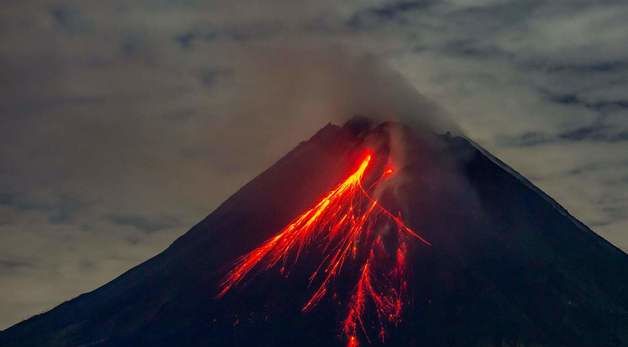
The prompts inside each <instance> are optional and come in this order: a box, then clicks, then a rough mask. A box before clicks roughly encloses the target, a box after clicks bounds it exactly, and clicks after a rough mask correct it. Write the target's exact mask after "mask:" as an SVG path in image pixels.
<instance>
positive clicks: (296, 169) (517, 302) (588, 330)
mask: <svg viewBox="0 0 628 347" xmlns="http://www.w3.org/2000/svg"><path fill="white" fill-rule="evenodd" d="M382 129H384V130H382ZM385 129H386V125H380V126H379V127H378V126H373V127H369V126H367V125H365V124H364V123H363V122H362V123H360V122H353V123H349V124H346V125H345V126H343V127H340V126H336V125H332V124H328V125H326V126H325V127H324V128H322V129H321V130H320V131H319V132H317V133H316V134H315V135H314V136H312V137H311V138H310V139H309V140H308V141H304V142H301V143H300V144H299V145H297V146H296V147H295V149H293V150H292V151H290V152H288V153H287V154H286V155H285V156H283V157H282V158H281V159H279V161H277V163H275V164H274V165H272V166H271V167H269V168H268V169H267V170H264V171H263V172H262V173H261V174H260V175H258V176H257V177H256V178H254V179H253V180H251V181H250V182H249V183H247V184H245V185H244V186H243V187H241V188H240V189H239V190H238V191H237V192H236V193H235V194H233V195H232V196H231V197H230V198H228V199H227V200H225V202H223V203H222V204H221V205H220V206H218V207H217V208H216V209H214V211H212V212H211V213H210V214H209V215H208V216H207V217H205V218H204V219H203V220H201V221H200V222H199V223H197V224H196V225H195V226H194V227H192V228H191V229H190V231H188V232H187V233H185V234H184V235H182V236H181V237H179V238H177V240H175V241H174V242H173V243H172V244H171V245H170V246H169V247H168V248H166V249H165V250H164V251H163V252H160V253H159V254H158V255H156V256H155V257H153V258H151V259H149V260H147V261H145V262H143V263H141V264H139V265H138V266H136V267H134V268H133V269H130V270H129V271H127V272H125V273H123V274H122V275H120V276H118V277H116V278H115V279H114V280H112V281H111V282H109V283H107V284H105V285H104V286H102V287H100V288H98V289H95V290H94V291H91V292H88V293H85V294H82V295H80V296H78V297H76V298H74V299H72V300H69V301H66V302H64V303H63V304H61V305H59V306H57V307H56V308H54V309H52V310H50V311H48V312H46V313H42V314H39V315H36V316H34V317H32V318H30V319H28V320H25V321H23V322H21V323H18V324H16V325H14V326H13V327H10V328H8V329H6V330H4V331H2V332H0V346H29V345H33V346H34V345H42V344H46V345H51V346H76V345H90V344H91V345H97V346H108V345H117V346H126V345H129V346H131V345H137V344H147V343H150V344H152V345H163V346H167V345H189V346H196V345H207V344H208V343H212V344H214V345H225V346H237V345H246V342H247V341H248V342H249V343H255V344H257V345H260V346H262V345H263V346H282V345H286V346H288V345H294V343H295V342H296V341H299V342H300V343H301V344H302V345H312V346H314V345H321V344H322V345H343V344H344V341H343V340H342V338H341V337H339V334H338V330H337V327H336V326H335V324H334V323H333V322H327V321H326V320H325V319H324V317H331V316H335V315H337V314H338V313H337V312H336V311H337V308H336V307H335V306H334V305H333V304H332V303H325V304H324V305H322V307H321V308H319V309H318V311H316V312H312V313H311V314H308V315H302V314H300V312H296V311H294V310H293V306H296V308H297V311H298V308H299V305H298V302H299V301H300V300H301V298H302V296H303V295H302V294H294V290H296V289H297V288H298V283H299V280H298V278H297V279H293V280H291V281H288V282H286V281H281V282H280V281H278V279H279V277H277V276H275V275H265V276H258V277H262V278H256V279H255V280H254V281H255V282H251V283H249V285H248V286H245V287H244V288H242V289H241V290H239V291H238V292H237V293H236V295H234V298H225V299H224V300H222V301H221V300H216V299H215V297H214V296H215V294H216V286H217V282H218V281H219V280H220V277H221V276H222V274H223V273H224V272H225V270H226V269H228V267H229V266H230V264H231V263H232V262H233V260H234V259H235V258H236V257H237V256H240V255H242V254H243V253H244V251H246V250H249V249H252V248H253V247H255V246H257V245H258V244H259V243H260V242H262V241H264V240H265V239H267V238H268V237H269V236H270V235H271V233H272V232H273V231H275V230H279V229H280V228H281V227H282V226H283V225H285V224H286V223H287V222H288V221H289V220H290V219H291V218H292V217H293V216H294V214H295V213H296V212H298V211H303V210H304V209H305V208H306V207H307V206H308V205H310V204H312V203H313V202H315V201H316V200H317V199H319V198H320V196H322V195H323V193H324V192H325V191H326V190H327V189H329V187H332V186H333V185H335V184H336V183H337V182H338V181H340V180H341V178H342V177H343V175H345V173H346V172H347V170H348V169H349V167H350V162H351V158H352V157H354V156H355V153H356V151H357V150H359V148H360V146H361V145H363V144H364V141H365V139H366V138H367V137H369V136H380V135H379V134H380V133H381V132H382V131H384V132H385ZM406 131H408V130H406ZM409 137H412V135H411V134H410V136H409ZM438 139H439V140H438V141H439V144H438V145H436V146H432V145H430V144H425V142H424V141H422V140H421V139H413V140H409V141H408V142H409V143H411V144H410V145H408V147H409V148H410V150H409V151H408V153H407V154H409V155H408V157H409V158H411V159H410V160H409V162H408V163H407V165H406V166H405V167H404V168H403V170H404V172H405V173H406V174H407V175H409V176H408V177H411V178H412V179H413V180H412V181H411V182H410V183H408V184H406V185H405V186H403V185H402V186H401V187H402V188H403V189H401V188H400V189H401V190H402V191H403V192H404V195H406V199H407V201H409V202H408V206H410V207H409V210H412V211H414V212H416V211H418V212H420V213H418V212H417V213H414V214H412V213H411V215H410V216H409V222H410V223H411V224H412V225H415V226H417V227H418V229H420V231H424V232H425V235H426V237H428V238H430V239H431V240H432V241H433V242H432V243H433V244H434V246H433V248H432V249H429V250H422V251H421V252H418V253H417V254H415V255H414V258H413V269H414V270H413V272H415V273H419V274H420V275H421V276H422V278H419V279H416V278H415V279H413V284H415V287H413V294H414V299H413V301H414V304H413V305H411V310H410V311H409V312H408V313H407V316H406V318H404V322H402V326H401V327H400V328H399V329H397V330H395V331H393V332H392V334H393V335H392V337H391V339H390V340H389V343H390V345H393V346H394V345H399V346H401V345H404V346H407V345H415V344H416V345H419V344H424V343H428V344H430V345H433V346H441V345H442V346H482V345H487V346H488V345H490V346H501V345H504V344H511V343H524V344H527V345H541V346H567V345H569V346H583V347H584V346H592V345H591V343H595V344H596V345H597V346H622V345H623V344H624V343H628V342H627V341H628V331H626V329H625V328H622V324H623V323H628V313H627V312H628V293H627V287H628V284H627V283H626V281H625V280H622V278H617V277H619V276H623V275H626V276H628V270H627V269H626V268H627V267H626V265H627V264H628V256H627V255H626V254H625V253H624V252H623V251H621V250H620V249H618V248H616V247H615V246H613V245H611V244H610V243H608V242H607V241H606V240H604V239H602V238H601V237H599V236H598V235H597V234H595V233H594V232H593V231H591V230H590V229H589V228H587V227H586V226H584V224H582V223H581V222H579V221H578V220H577V219H576V218H574V217H572V216H571V215H570V214H569V213H568V211H566V210H565V209H564V208H562V207H561V206H560V205H559V204H557V203H556V202H555V201H554V200H553V199H551V198H549V197H548V196H547V195H546V194H545V193H543V192H542V191H541V190H540V189H539V188H537V187H536V186H534V185H533V184H532V183H530V182H529V181H527V179H525V178H524V177H523V176H522V175H520V174H518V173H517V172H516V171H514V170H512V168H510V167H509V166H507V165H506V164H505V163H503V162H501V161H500V160H499V159H497V158H495V157H494V156H492V155H490V153H488V152H487V151H485V150H484V149H482V148H481V147H480V146H478V145H476V144H475V143H473V142H472V141H470V140H469V139H466V138H463V137H446V136H445V137H443V136H440V137H438ZM414 152H417V153H421V154H423V153H436V154H434V155H433V156H432V157H433V158H428V159H433V161H432V162H430V160H428V159H426V158H423V157H422V156H418V155H412V154H413V153H414ZM463 152H464V153H463ZM467 152H468V153H467ZM452 153H453V154H452ZM460 153H462V155H461V156H462V157H465V158H466V159H465V160H462V161H455V162H454V163H453V164H452V163H450V160H449V159H447V158H448V157H449V156H455V155H458V154H460ZM414 154H416V153H414ZM415 158H419V159H416V160H414V159H415ZM412 160H414V161H412ZM495 160H497V161H498V162H496V161H495ZM496 169H497V170H496ZM500 170H501V171H503V172H501V171H500ZM322 173H324V174H322ZM521 179H523V180H524V181H522V180H521ZM512 180H515V181H512ZM516 182H519V185H517V184H516ZM548 198H549V200H548ZM538 199H542V200H543V201H545V204H547V206H551V210H548V209H547V207H546V206H545V205H544V204H543V203H541V202H539V200H538ZM552 211H555V212H556V213H557V214H559V215H560V216H562V218H561V217H560V216H558V215H556V214H555V213H553V212H552ZM565 213H566V215H565ZM565 219H566V220H567V221H568V222H569V223H566V222H565ZM569 224H571V225H573V227H577V229H578V230H580V232H578V231H576V230H573V229H572V228H570V227H569ZM458 226H461V227H460V228H458ZM463 226H464V228H463ZM582 226H584V228H583V227H582ZM541 229H543V230H541ZM545 229H548V230H553V231H554V232H546V231H545ZM539 230H540V231H539ZM582 232H585V233H582ZM587 234H589V235H588V236H587ZM592 235H594V237H593V238H592V237H591V236H592ZM569 242H571V243H569ZM587 257H591V258H590V259H589V258H587ZM587 260H588V261H587ZM622 264H623V265H622ZM513 273H517V274H519V276H514V275H513ZM539 274H541V275H539ZM537 276H538V277H537ZM297 277H298V275H297ZM624 278H628V277H624ZM252 283H255V286H256V288H258V290H257V291H258V293H251V290H248V291H247V288H250V286H252V285H253V284H252ZM522 287H523V289H526V290H528V291H529V292H527V293H526V292H525V291H524V290H523V289H522ZM609 287H610V288H609ZM545 291H548V292H549V293H548V294H547V295H548V296H549V297H550V298H551V300H550V299H548V301H545V299H544V295H545V294H543V293H544V292H545ZM474 294H475V295H474ZM277 298H283V301H285V302H282V303H281V304H278V305H277V304H276V306H277V307H272V305H271V306H268V303H272V302H273V301H272V300H273V299H277ZM563 301H564V302H563ZM569 302H572V304H570V303H569ZM574 303H575V304H574ZM537 306H538V307H537ZM543 306H547V307H551V308H552V310H550V311H547V312H546V310H544V308H543ZM483 311H487V312H483ZM553 311H557V312H556V313H555V312H553ZM580 311H582V312H580ZM265 313H267V314H266V317H268V316H270V317H271V318H260V317H262V316H263V315H264V314H265ZM251 314H254V316H253V318H251V317H252V316H251ZM282 315H286V316H287V317H288V318H282V317H280V316H282ZM234 317H248V318H247V320H246V323H242V321H241V320H240V319H239V318H237V320H238V321H240V323H239V324H238V325H237V326H234V325H233V323H234V322H235V321H236V319H234ZM500 317H501V319H499V318H500ZM548 317H549V318H548ZM600 319H601V320H602V321H606V326H602V327H599V326H598V324H594V323H592V320H600ZM327 320H329V319H327ZM561 320H566V321H564V322H561V323H560V324H559V325H560V326H559V328H553V327H552V326H551V325H552V323H551V322H552V321H561ZM570 320H573V321H574V322H571V323H570ZM474 321H477V322H474ZM444 322H449V323H448V324H449V325H447V324H445V323H444ZM561 324H562V325H561ZM483 325H485V326H488V328H483ZM588 325H592V327H589V326H588ZM444 326H445V327H446V328H444ZM626 326H627V327H628V324H626ZM287 327H292V328H294V329H292V330H291V329H287ZM456 327H457V328H458V330H453V331H455V333H454V334H452V333H451V331H450V330H451V329H454V328H456ZM577 327H579V328H577ZM297 328H298V329H297ZM299 329H300V330H299ZM578 329H581V330H582V331H581V332H580V333H578V332H577V330H578ZM622 329H623V330H622ZM293 330H296V331H293ZM579 334H580V335H579ZM374 343H375V344H377V342H376V341H375V342H374Z"/></svg>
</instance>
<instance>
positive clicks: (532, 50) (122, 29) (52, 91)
mask: <svg viewBox="0 0 628 347" xmlns="http://www.w3.org/2000/svg"><path fill="white" fill-rule="evenodd" d="M626 18H628V3H626V2H625V1H604V0H601V1H579V0H566V1H565V0H547V1H541V0H476V1H470V0H469V1H465V0H450V1H433V0H423V1H376V0H369V1H354V2H351V4H349V3H348V2H347V3H344V2H343V3H341V2H339V1H336V0H333V1H332V0H317V1H309V2H305V1H289V0H284V1H255V2H253V1H248V2H245V1H238V2H236V1H200V0H198V1H197V0H141V1H120V0H110V1H84V0H83V1H64V0H59V1H43V0H42V1H27V0H5V1H3V4H2V8H1V9H0V42H1V44H0V64H1V65H0V66H1V69H2V71H1V74H0V76H1V77H0V89H1V90H2V94H1V95H2V99H1V100H2V103H1V104H0V329H3V328H6V327H8V326H10V325H12V324H14V323H16V322H18V321H20V320H22V319H25V318H28V317H30V316H31V315H33V314H36V313H40V312H42V311H45V310H47V309H50V308H52V307H54V306H55V305H57V304H59V303H61V302H63V301H65V300H68V299H70V298H72V297H74V296H76V295H78V294H80V293H83V292H85V291H89V290H92V289H95V288H97V287H98V286H100V285H102V284H104V283H106V282H108V281H109V280H111V279H113V278H114V277H116V276H117V275H119V274H121V273H122V272H124V271H126V270H128V269H129V268H131V267H132V266H134V265H137V264H138V263H140V262H142V261H144V260H146V259H148V258H149V257H151V256H153V255H155V254H157V253H158V252H159V251H161V250H163V249H164V248H165V247H166V246H168V245H169V244H170V243H171V242H172V241H173V240H174V239H175V238H176V237H178V236H180V235H181V234H182V233H184V232H185V231H186V230H187V229H189V228H190V227H191V226H192V225H194V223H195V222H197V221H199V220H200V219H202V218H203V217H204V216H206V215H207V214H208V213H209V212H211V211H212V210H213V209H214V208H215V207H217V206H218V204H220V203H221V202H222V201H223V200H224V199H226V198H227V197H228V196H229V195H230V194H232V193H234V192H235V191H236V190H237V189H238V188H239V187H240V186H241V185H243V184H244V183H246V182H247V181H248V180H250V179H251V178H253V177H254V176H255V175H257V174H258V173H259V172H261V171H262V170H263V169H265V168H266V167H268V166H269V165H271V164H272V163H273V162H274V161H276V160H277V159H278V158H280V157H281V156H282V155H283V154H285V153H286V152H287V151H288V150H290V149H291V148H292V147H294V146H295V145H296V144H297V143H299V142H300V141H302V140H305V139H307V138H309V137H310V136H311V135H312V134H313V133H314V132H315V131H316V130H317V129H319V128H320V127H322V126H323V125H325V124H326V123H327V122H329V121H334V122H340V121H342V120H343V119H345V118H346V117H350V116H351V115H352V113H358V112H363V111H364V112H368V111H372V110H377V111H381V110H384V111H385V110H388V111H390V110H392V109H391V108H389V107H388V106H390V105H389V104H388V103H387V102H384V101H382V100H392V101H391V102H390V103H391V104H395V105H397V106H399V105H401V106H399V109H400V110H407V108H405V106H404V105H403V103H404V101H405V100H407V99H408V98H409V97H412V96H413V95H414V94H412V93H408V92H407V91H408V88H407V87H408V86H411V87H413V88H416V90H417V91H418V92H419V93H421V94H422V95H424V96H425V97H426V98H428V99H429V100H432V101H433V102H434V103H435V108H437V109H438V111H434V110H432V109H431V108H427V107H426V108H421V109H419V112H418V113H422V112H424V113H430V115H429V117H432V118H441V117H442V118H443V119H445V118H446V119H447V121H446V122H445V121H444V122H445V123H447V124H449V122H453V123H455V124H457V126H456V128H457V129H459V130H460V131H462V132H463V133H464V134H466V135H467V136H469V137H470V138H472V139H474V140H475V141H476V142H478V143H480V144H481V145H482V146H484V147H485V148H486V149H488V150H489V151H491V152H492V153H493V154H495V155H496V156H498V157H499V158H501V159H502V160H504V161H505V162H506V163H508V164H509V165H511V166H512V167H513V168H514V169H516V170H517V171H519V172H521V173H522V174H523V175H524V176H526V177H528V178H529V179H530V180H531V181H532V182H533V183H535V184H536V185H538V186H539V187H540V188H541V189H542V190H544V191H545V192H547V193H548V194H549V195H550V196H552V197H553V198H555V199H556V200H557V201H558V202H559V203H560V204H562V205H563V206H564V207H565V208H567V210H569V211H570V213H572V214H573V215H574V216H576V217H577V218H579V219H580V220H582V221H583V222H584V223H585V224H587V225H588V226H589V227H591V228H592V229H593V230H594V231H596V232H597V233H599V234H600V235H602V236H603V237H604V238H606V239H607V240H609V241H610V242H612V243H613V244H615V245H616V246H618V247H619V248H621V249H623V250H624V251H628V45H627V44H626V39H627V38H628V24H627V23H628V22H626ZM356 52H357V53H356ZM364 56H367V58H360V57H364ZM356 57H357V58H356ZM397 74H398V75H397ZM400 85H402V87H400ZM397 99H399V100H397ZM380 101H381V102H380ZM410 109H411V110H417V109H415V108H410ZM395 110H396V109H395ZM441 114H445V116H442V115H441ZM417 117H424V115H417Z"/></svg>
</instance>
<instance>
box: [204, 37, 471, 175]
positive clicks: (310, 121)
mask: <svg viewBox="0 0 628 347" xmlns="http://www.w3.org/2000/svg"><path fill="white" fill-rule="evenodd" d="M228 56H229V58H228V61H225V63H226V64H228V65H231V66H234V67H235V68H234V69H233V70H232V71H233V74H232V75H231V77H232V78H231V83H230V84H228V85H227V88H228V89H229V90H228V93H227V95H228V97H227V98H226V100H227V102H226V104H227V105H228V107H227V108H226V110H227V113H228V114H225V115H223V116H219V117H218V118H217V119H216V122H215V124H214V126H216V129H220V131H217V132H215V134H214V135H213V136H214V141H215V143H219V144H221V145H223V146H226V147H224V148H221V150H224V151H225V152H227V153H232V154H239V155H238V156H237V157H239V159H238V160H241V159H242V158H245V159H246V160H248V161H249V162H258V164H259V165H261V166H268V165H270V164H272V162H273V161H274V160H276V159H277V158H278V157H279V156H281V155H282V154H283V153H286V152H287V151H288V150H289V149H291V148H292V147H294V146H295V145H296V144H297V143H298V142H299V141H302V140H303V139H305V138H308V137H309V136H311V135H312V134H313V133H314V132H316V130H318V129H320V128H321V127H322V126H324V125H325V124H326V123H329V122H331V123H334V124H342V123H344V122H345V121H347V120H349V119H350V118H352V117H354V116H356V115H359V116H364V117H367V118H369V119H372V120H375V121H398V122H400V123H402V124H404V125H406V126H408V127H410V128H413V129H416V130H419V131H428V132H433V133H443V132H445V131H450V132H454V133H458V132H460V131H459V129H458V127H457V126H456V125H455V124H454V123H453V122H452V121H450V120H449V117H448V116H447V115H446V112H445V111H444V110H443V109H442V108H440V107H439V106H438V105H436V103H434V102H432V101H430V100H428V99H427V98H426V97H424V96H423V95H421V94H420V93H419V92H418V91H417V90H416V89H415V88H414V87H413V86H412V85H411V84H410V82H408V81H407V80H405V79H404V77H403V76H401V75H400V74H399V73H398V72H396V71H394V70H393V69H392V68H390V67H389V66H388V65H387V64H386V63H385V62H384V61H383V60H382V59H380V58H378V57H377V56H375V55H374V54H370V53H369V52H367V51H365V50H362V49H357V48H355V47H350V46H347V45H345V44H340V43H334V42H324V43H323V42H312V41H308V42H299V43H295V42H286V40H284V41H280V42H266V43H264V44H258V45H255V46H248V47H245V48H238V49H235V50H234V51H233V54H229V55H228ZM251 148H255V149H256V151H257V153H256V154H255V157H253V154H251V153H250V152H251ZM260 151H261V153H260ZM260 156H261V157H260ZM260 159H261V160H262V162H259V160H260ZM234 165H236V164H235V163H234Z"/></svg>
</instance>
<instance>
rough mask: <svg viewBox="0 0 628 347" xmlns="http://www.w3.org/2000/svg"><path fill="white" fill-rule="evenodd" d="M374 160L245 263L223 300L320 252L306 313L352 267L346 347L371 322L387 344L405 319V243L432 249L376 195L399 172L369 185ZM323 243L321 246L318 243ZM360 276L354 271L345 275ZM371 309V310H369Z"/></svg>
mask: <svg viewBox="0 0 628 347" xmlns="http://www.w3.org/2000/svg"><path fill="white" fill-rule="evenodd" d="M372 159H373V155H372V154H370V153H367V154H365V156H364V158H363V160H362V161H361V163H360V165H359V166H358V168H357V169H356V170H355V171H354V172H353V173H352V174H351V175H350V176H349V177H347V178H346V179H345V180H344V181H343V182H342V183H340V184H339V185H338V186H336V187H335V188H334V189H332V190H331V191H330V192H329V193H328V194H327V195H326V196H325V197H324V198H323V199H321V200H320V201H319V202H318V203H317V204H316V205H314V207H312V208H310V209H309V210H307V211H305V212H304V213H302V214H301V215H299V216H298V217H296V218H295V219H294V220H293V221H292V222H291V223H290V224H288V225H287V226H286V227H285V228H283V229H282V230H281V231H280V232H279V233H277V234H276V235H275V236H274V237H272V238H271V239H269V240H267V241H265V242H264V243H263V244H262V245H261V246H259V247H258V248H256V249H254V250H252V251H251V252H249V253H247V254H245V255H244V256H242V257H240V258H239V259H238V260H237V262H236V264H235V266H234V267H233V269H232V270H231V271H230V272H229V273H228V274H227V275H226V277H225V278H224V280H223V282H222V283H221V288H220V292H219V294H218V297H222V296H224V295H225V294H226V293H227V292H228V291H229V290H230V289H231V288H233V287H234V286H235V285H237V284H238V283H240V282H241V281H242V280H243V279H244V278H245V277H246V276H247V274H249V273H250V272H251V271H252V270H254V269H256V270H270V269H271V268H274V267H276V266H278V267H279V271H281V273H283V274H285V275H286V276H287V272H288V271H289V268H290V265H293V264H294V263H296V262H297V261H298V259H299V256H300V255H301V254H302V253H303V252H304V251H305V250H306V249H307V247H309V246H311V247H314V246H316V247H321V249H322V260H321V262H320V265H319V266H318V268H317V269H316V270H315V271H313V272H312V274H311V275H310V276H309V281H310V285H314V286H315V287H316V290H314V292H313V294H312V295H311V296H310V298H309V300H308V301H307V302H306V303H305V304H304V306H303V308H302V311H304V312H308V311H310V310H312V309H313V308H314V307H315V306H316V304H317V303H319V302H320V301H321V300H322V299H323V298H324V297H325V295H326V294H328V293H329V292H330V291H332V290H333V287H332V286H333V283H334V280H335V279H336V278H337V277H338V276H339V275H340V274H341V272H342V270H343V266H345V265H347V266H346V267H349V266H348V263H351V266H352V267H353V268H355V269H359V274H358V276H357V283H356V285H355V287H354V290H353V293H352V294H351V296H350V297H349V298H348V303H349V306H348V309H347V314H346V317H345V319H344V321H343V323H342V329H343V332H344V334H345V335H346V338H347V346H349V347H357V346H358V345H359V342H358V334H359V331H361V332H362V333H363V335H364V337H366V338H367V339H368V338H369V337H368V330H369V328H371V327H373V325H369V324H367V322H366V316H367V310H368V308H370V307H372V308H374V310H373V314H372V315H369V317H373V318H375V319H377V325H375V327H376V328H377V330H378V336H379V339H380V340H381V341H382V342H383V341H384V339H385V335H386V334H385V333H386V331H385V328H386V326H388V325H396V324H398V323H399V322H400V320H401V312H402V308H403V305H404V299H405V295H406V291H407V280H406V276H407V266H406V255H407V248H408V246H407V244H408V240H411V239H416V240H418V241H420V242H422V243H424V244H427V245H430V243H429V242H428V241H427V240H425V239H424V238H422V237H421V236H420V235H419V234H417V233H416V232H415V231H413V230H412V229H411V228H409V227H408V226H407V225H406V224H405V223H404V221H403V220H402V218H401V215H400V214H397V215H395V214H393V213H392V212H390V211H389V210H387V209H386V208H384V207H383V206H382V205H381V204H380V203H379V202H378V200H377V199H375V198H374V197H373V194H372V192H373V191H374V190H375V189H376V188H377V187H378V186H379V185H380V184H381V183H382V182H383V181H385V180H387V179H388V178H390V177H391V176H392V175H393V174H394V172H393V170H392V168H387V169H384V170H382V173H381V174H380V175H379V177H378V178H377V179H376V180H374V183H372V184H371V185H369V186H368V187H366V186H365V184H366V183H365V182H364V181H365V174H366V172H367V170H368V169H369V166H370V164H371V163H372ZM321 241H322V242H321ZM345 274H346V275H347V276H351V277H355V275H354V274H351V272H350V271H346V272H342V275H343V276H344V275H345ZM369 305H370V306H369Z"/></svg>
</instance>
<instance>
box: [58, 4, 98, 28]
mask: <svg viewBox="0 0 628 347" xmlns="http://www.w3.org/2000/svg"><path fill="white" fill-rule="evenodd" d="M50 16H51V17H52V19H53V20H54V22H55V23H56V24H57V26H58V28H59V29H61V30H62V31H64V32H66V33H69V34H79V33H82V32H85V31H87V30H88V29H89V28H90V24H89V22H88V21H87V19H86V18H85V17H84V16H83V15H81V11H80V10H79V8H78V7H76V6H73V5H68V4H61V5H55V6H53V7H52V8H51V9H50Z"/></svg>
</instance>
